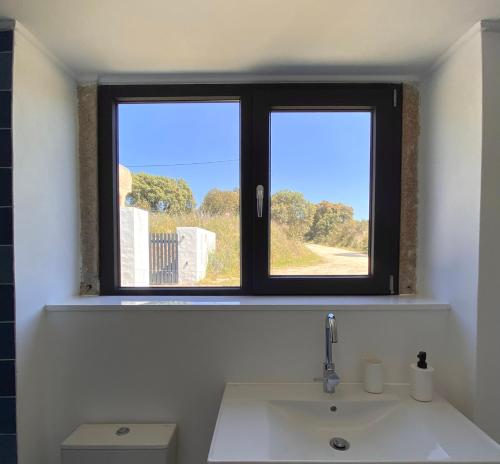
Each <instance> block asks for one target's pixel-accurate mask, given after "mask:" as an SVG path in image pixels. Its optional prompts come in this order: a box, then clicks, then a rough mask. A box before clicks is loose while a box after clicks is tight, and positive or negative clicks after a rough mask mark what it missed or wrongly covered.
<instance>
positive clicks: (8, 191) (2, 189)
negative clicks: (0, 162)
mask: <svg viewBox="0 0 500 464" xmlns="http://www.w3.org/2000/svg"><path fill="white" fill-rule="evenodd" d="M0 206H12V169H9V168H0Z"/></svg>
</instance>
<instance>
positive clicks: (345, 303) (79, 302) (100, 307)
mask: <svg viewBox="0 0 500 464" xmlns="http://www.w3.org/2000/svg"><path fill="white" fill-rule="evenodd" d="M45 309H46V310H47V311H116V310H118V311H144V310H150V311H159V310H160V311H161V310H170V311H176V310H182V311H185V310H194V311H201V310H208V311H221V310H222V311H232V310H240V311H242V310H243V311H249V310H255V311H259V310H267V311H268V310H271V311H275V310H280V311H298V310H317V311H325V310H326V309H335V311H344V310H346V311H352V310H358V311H365V310H366V311H401V310H404V311H443V310H449V309H450V305H449V303H447V302H443V301H438V300H435V299H432V298H422V297H418V296H171V297H170V296H163V297H162V296H80V297H74V298H71V299H68V300H67V301H61V302H58V303H50V304H47V305H46V306H45Z"/></svg>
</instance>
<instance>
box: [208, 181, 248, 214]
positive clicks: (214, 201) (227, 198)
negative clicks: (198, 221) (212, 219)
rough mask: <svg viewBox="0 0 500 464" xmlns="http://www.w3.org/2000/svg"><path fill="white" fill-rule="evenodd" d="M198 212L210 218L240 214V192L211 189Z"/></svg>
mask: <svg viewBox="0 0 500 464" xmlns="http://www.w3.org/2000/svg"><path fill="white" fill-rule="evenodd" d="M200 211H201V212H202V213H203V214H209V215H210V216H222V215H233V216H234V215H236V214H239V212H240V190H239V189H234V190H219V189H217V188H213V189H212V190H210V191H209V192H208V193H207V194H206V195H205V198H204V199H203V203H202V204H201V207H200Z"/></svg>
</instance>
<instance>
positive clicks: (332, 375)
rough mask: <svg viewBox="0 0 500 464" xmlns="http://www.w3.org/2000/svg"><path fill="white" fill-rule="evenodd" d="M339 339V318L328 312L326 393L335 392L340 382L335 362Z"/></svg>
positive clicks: (324, 368) (324, 378)
mask: <svg viewBox="0 0 500 464" xmlns="http://www.w3.org/2000/svg"><path fill="white" fill-rule="evenodd" d="M337 341H338V338H337V320H336V319H335V316H334V314H333V313H328V314H327V315H326V321H325V345H326V358H325V363H324V365H323V379H322V380H323V391H324V392H325V393H335V387H336V386H337V385H338V384H339V383H340V377H339V376H338V374H337V373H336V372H335V363H334V362H333V344H334V343H337Z"/></svg>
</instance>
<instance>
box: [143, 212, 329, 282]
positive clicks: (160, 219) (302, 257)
mask: <svg viewBox="0 0 500 464" xmlns="http://www.w3.org/2000/svg"><path fill="white" fill-rule="evenodd" d="M149 218H150V219H149V228H150V231H151V233H162V232H174V231H175V229H176V227H202V228H203V229H207V230H210V231H212V232H215V234H216V235H217V245H216V251H215V253H213V254H212V255H211V256H210V258H209V263H208V269H207V277H206V278H205V279H204V280H203V281H202V282H199V285H203V286H210V285H218V286H239V285H240V256H241V253H240V226H239V223H240V219H239V216H232V215H229V216H208V215H203V214H200V213H198V212H194V213H191V214H185V215H180V216H170V215H168V214H166V213H151V214H150V216H149ZM322 261H323V260H322V258H320V257H319V256H317V255H316V254H315V253H313V252H312V251H311V250H309V249H308V248H307V247H306V246H305V245H304V243H302V242H299V241H296V240H292V239H290V238H288V237H287V234H286V231H285V229H284V228H283V226H280V225H278V224H275V223H274V222H273V223H272V225H271V263H272V267H273V270H275V269H280V268H287V267H293V266H308V265H314V264H319V263H321V262H322Z"/></svg>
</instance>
